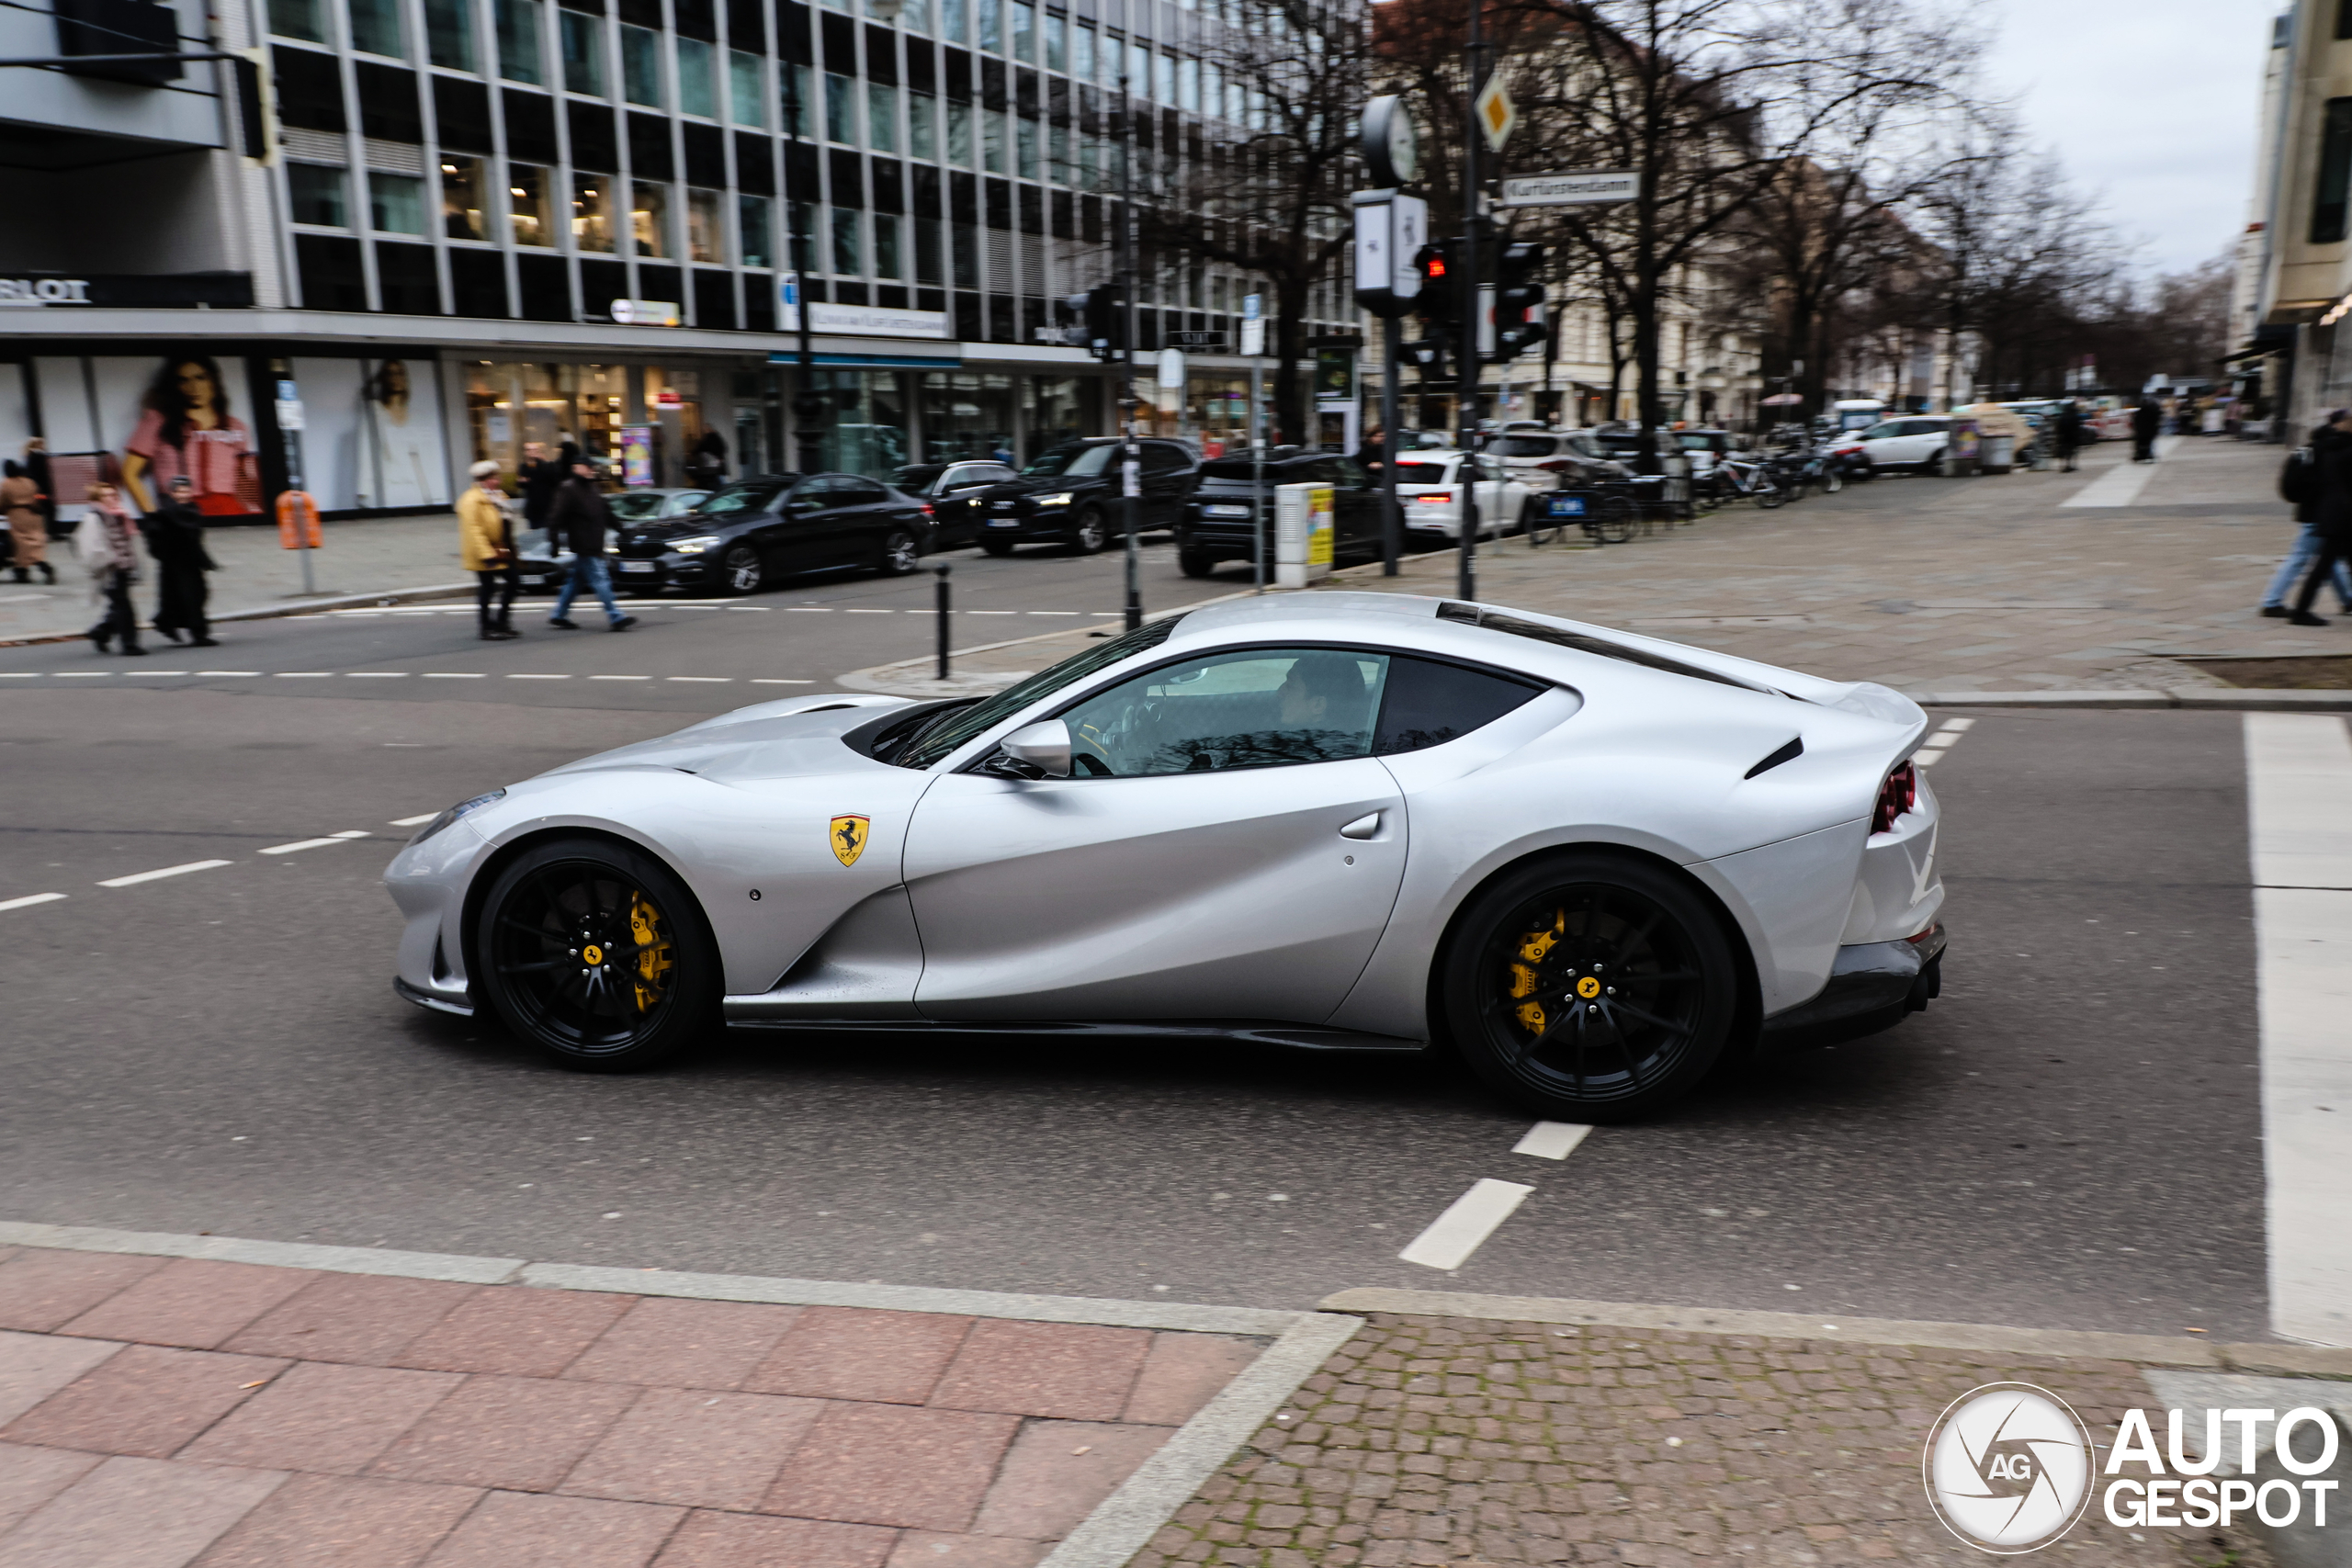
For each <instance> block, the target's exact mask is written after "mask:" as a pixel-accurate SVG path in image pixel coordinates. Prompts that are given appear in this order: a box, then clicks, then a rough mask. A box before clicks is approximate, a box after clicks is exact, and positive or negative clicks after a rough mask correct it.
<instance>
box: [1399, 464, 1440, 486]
mask: <svg viewBox="0 0 2352 1568" xmlns="http://www.w3.org/2000/svg"><path fill="white" fill-rule="evenodd" d="M1397 483H1398V484H1400V485H1442V484H1443V483H1445V465H1444V464H1443V463H1399V464H1397Z"/></svg>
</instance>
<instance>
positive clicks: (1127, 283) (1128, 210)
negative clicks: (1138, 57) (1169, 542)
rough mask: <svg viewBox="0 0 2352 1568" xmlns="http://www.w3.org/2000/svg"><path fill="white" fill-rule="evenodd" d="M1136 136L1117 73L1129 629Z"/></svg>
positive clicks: (1135, 552) (1138, 603) (1130, 103)
mask: <svg viewBox="0 0 2352 1568" xmlns="http://www.w3.org/2000/svg"><path fill="white" fill-rule="evenodd" d="M1135 136H1136V117H1135V98H1134V97H1133V96H1132V95H1131V94H1130V93H1129V91H1128V85H1127V73H1126V71H1125V68H1124V64H1123V66H1122V69H1121V70H1120V72H1119V120H1118V142H1119V291H1120V300H1119V309H1120V310H1122V311H1123V312H1125V317H1126V319H1125V321H1122V322H1120V329H1121V330H1120V333H1119V338H1120V344H1119V436H1120V443H1119V492H1120V499H1119V518H1120V523H1121V525H1122V532H1124V533H1125V535H1126V536H1127V537H1126V557H1127V562H1126V565H1127V605H1126V629H1127V630H1129V631H1134V630H1136V628H1137V627H1139V626H1142V625H1143V588H1142V584H1141V581H1140V579H1139V570H1140V567H1141V562H1142V556H1141V549H1140V547H1139V546H1138V544H1137V543H1136V522H1137V518H1136V510H1137V508H1138V507H1139V506H1140V505H1141V502H1140V499H1139V497H1140V495H1141V492H1142V490H1143V448H1142V447H1141V446H1137V445H1136V424H1138V423H1141V422H1140V420H1139V418H1138V415H1137V409H1136V251H1135V229H1136V186H1135V154H1134V152H1133V151H1132V149H1133V145H1134V142H1135Z"/></svg>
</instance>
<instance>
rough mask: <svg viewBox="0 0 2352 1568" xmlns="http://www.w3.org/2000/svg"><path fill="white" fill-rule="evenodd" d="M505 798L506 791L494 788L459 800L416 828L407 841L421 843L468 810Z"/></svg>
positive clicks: (478, 809) (474, 809)
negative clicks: (412, 836) (482, 793)
mask: <svg viewBox="0 0 2352 1568" xmlns="http://www.w3.org/2000/svg"><path fill="white" fill-rule="evenodd" d="M505 798H506V792H505V791H504V790H503V789H494V790H492V791H491V792H490V793H489V794H488V795H476V796H474V797H473V798H472V799H471V800H461V801H459V802H458V804H457V805H455V806H453V807H449V809H448V810H447V811H444V812H443V813H441V815H440V816H438V817H435V818H434V819H433V820H432V821H430V822H427V823H426V824H425V825H424V827H423V828H422V829H418V831H417V835H416V837H415V838H413V839H411V840H409V842H410V843H412V844H421V843H423V842H424V840H427V839H429V838H431V837H433V835H434V834H435V833H437V832H439V831H440V830H441V829H444V828H447V826H448V825H449V824H450V823H452V822H455V821H456V820H457V819H458V818H460V817H463V816H465V815H466V814H467V813H468V812H472V811H480V810H481V808H482V807H485V806H488V805H489V804H490V803H491V802H492V801H493V800H503V799H505Z"/></svg>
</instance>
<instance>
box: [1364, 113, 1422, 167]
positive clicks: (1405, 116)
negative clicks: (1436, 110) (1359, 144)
mask: <svg viewBox="0 0 2352 1568" xmlns="http://www.w3.org/2000/svg"><path fill="white" fill-rule="evenodd" d="M1363 161H1364V165H1365V172H1366V173H1368V174H1369V175H1371V176H1372V182H1371V183H1372V185H1373V186H1374V188H1376V189H1382V190H1395V189H1397V187H1398V186H1408V185H1411V184H1412V183H1413V176H1414V175H1417V174H1419V172H1420V166H1421V153H1420V136H1419V133H1418V132H1417V131H1415V130H1414V129H1413V117H1412V115H1411V114H1410V113H1409V112H1408V110H1407V109H1406V107H1405V100H1404V99H1403V98H1401V97H1398V96H1396V95H1394V94H1390V95H1386V96H1382V97H1377V98H1374V99H1373V100H1372V101H1371V102H1370V103H1368V104H1366V105H1364V107H1363Z"/></svg>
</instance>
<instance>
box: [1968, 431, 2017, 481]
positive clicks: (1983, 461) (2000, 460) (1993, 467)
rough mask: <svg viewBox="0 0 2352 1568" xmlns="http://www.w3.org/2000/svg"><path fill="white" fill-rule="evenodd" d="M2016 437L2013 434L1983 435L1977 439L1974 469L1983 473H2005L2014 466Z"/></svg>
mask: <svg viewBox="0 0 2352 1568" xmlns="http://www.w3.org/2000/svg"><path fill="white" fill-rule="evenodd" d="M2017 446H2018V438H2017V437H2016V436H2014V435H1985V436H1980V437H1979V438H1978V440H1977V447H1976V471H1977V472H1979V473H1984V474H2006V473H2007V472H2008V471H2009V469H2010V468H2013V467H2014V466H2015V459H2016V456H2017Z"/></svg>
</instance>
